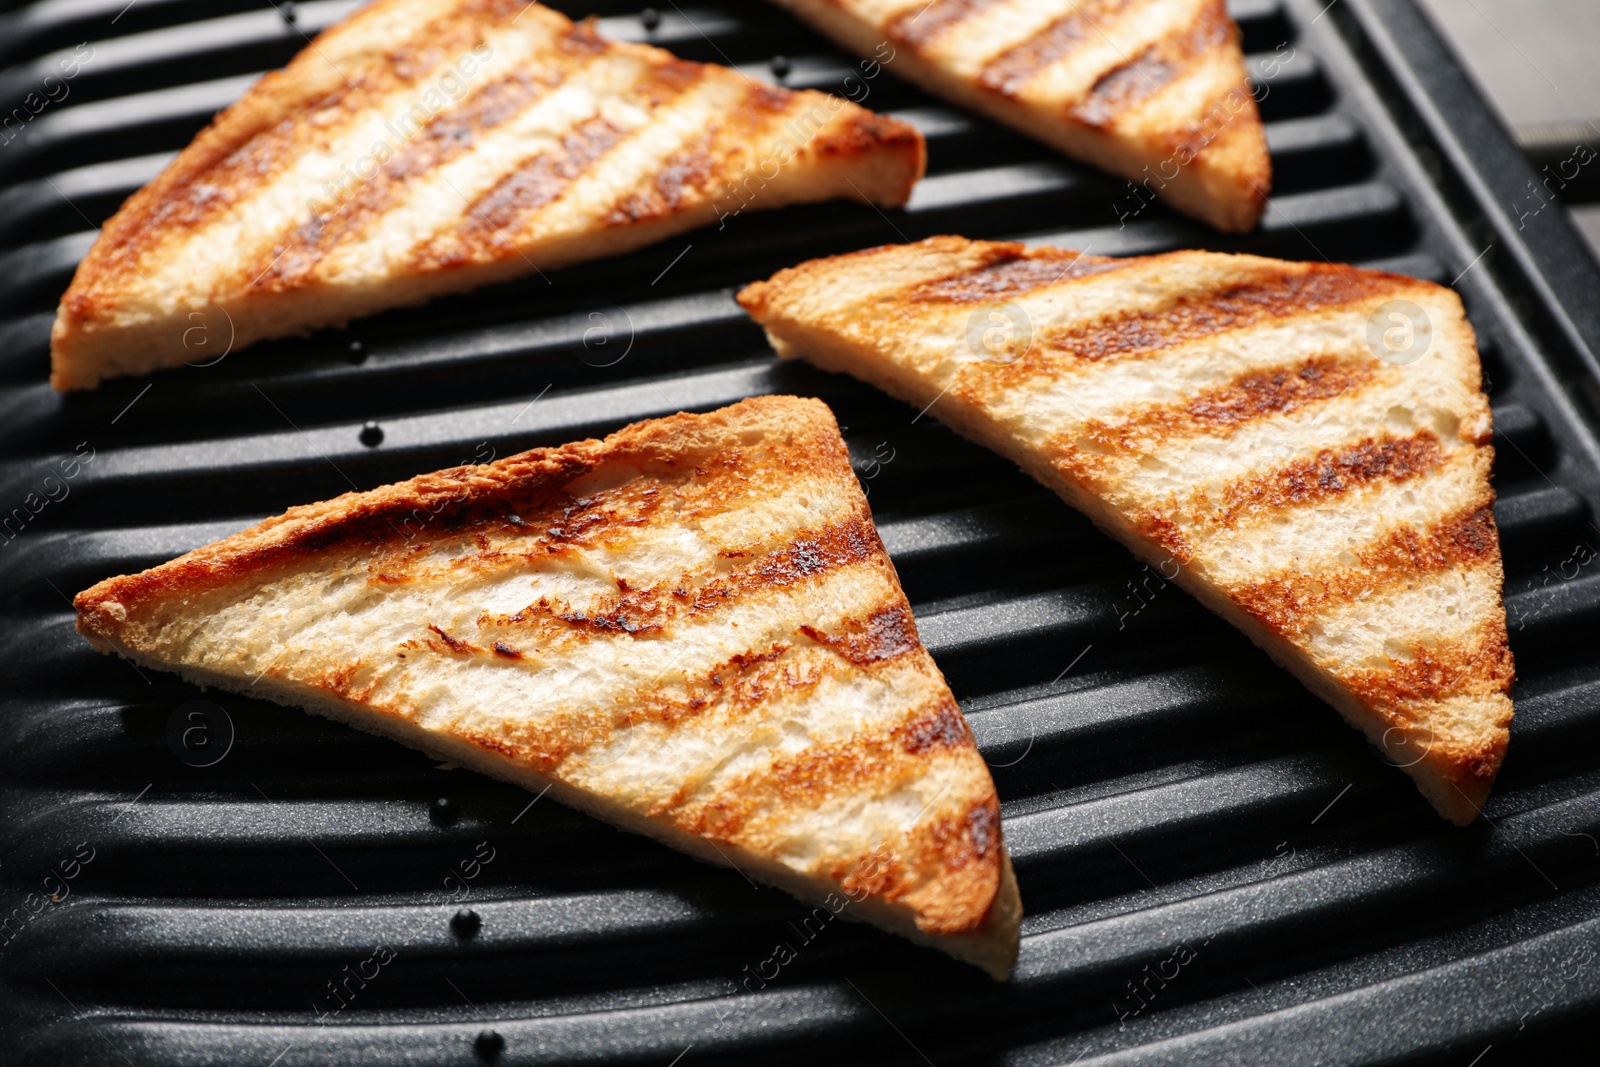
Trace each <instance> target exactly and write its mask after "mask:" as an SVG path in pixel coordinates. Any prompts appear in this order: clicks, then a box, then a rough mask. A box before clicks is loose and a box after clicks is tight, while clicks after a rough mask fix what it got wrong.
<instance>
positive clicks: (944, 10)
mask: <svg viewBox="0 0 1600 1067" xmlns="http://www.w3.org/2000/svg"><path fill="white" fill-rule="evenodd" d="M1003 2H1004V0H930V2H929V3H927V4H918V5H916V6H915V7H913V8H912V9H910V10H908V11H902V12H901V13H900V14H898V15H895V16H894V17H893V18H891V19H890V20H889V22H888V25H886V26H885V27H884V33H885V34H887V35H888V37H889V39H890V40H892V41H896V42H898V43H901V44H905V45H909V46H911V48H913V49H921V48H922V46H923V45H926V44H929V43H931V42H932V41H933V40H934V39H935V38H937V37H938V36H940V35H941V34H943V33H944V32H945V31H946V30H950V29H954V28H955V27H956V26H957V25H959V24H960V23H962V22H965V21H966V20H967V19H970V18H976V17H978V16H980V15H982V14H983V12H984V11H986V10H988V9H989V8H991V7H995V6H996V5H998V4H1000V3H1003Z"/></svg>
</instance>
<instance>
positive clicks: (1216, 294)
mask: <svg viewBox="0 0 1600 1067" xmlns="http://www.w3.org/2000/svg"><path fill="white" fill-rule="evenodd" d="M1147 262H1148V261H1147ZM1415 284H1416V283H1414V282H1411V281H1410V279H1401V278H1398V277H1396V276H1394V275H1386V274H1376V273H1375V272H1372V271H1354V270H1339V269H1336V268H1333V267H1326V266H1321V265H1314V264H1312V265H1300V264H1288V263H1286V264H1283V265H1282V266H1281V267H1270V268H1269V267H1262V268H1259V269H1258V270H1257V271H1256V272H1255V273H1254V274H1253V275H1252V276H1250V277H1247V278H1244V279H1231V280H1228V281H1226V282H1224V283H1223V284H1221V285H1219V286H1218V287H1216V288H1214V289H1200V290H1196V291H1193V292H1185V293H1181V294H1179V295H1177V296H1175V297H1174V298H1173V299H1172V301H1171V303H1169V304H1167V305H1165V306H1163V307H1158V308H1152V309H1149V310H1141V311H1131V312H1126V313H1123V314H1119V315H1107V316H1103V317H1101V318H1098V319H1092V320H1090V321H1087V322H1081V323H1077V324H1074V325H1073V326H1070V327H1066V328H1063V329H1058V330H1050V331H1041V333H1042V336H1041V337H1040V339H1039V340H1040V343H1039V344H1036V345H1035V349H1036V350H1037V351H1039V352H1040V353H1041V356H1033V355H1032V354H1030V356H1026V357H1024V358H1023V359H1020V360H1018V361H1017V362H1016V363H1014V364H1009V365H996V366H995V367H993V368H992V369H991V370H990V372H989V373H991V374H993V375H996V376H1000V377H1005V378H1017V377H1026V376H1031V375H1033V374H1035V373H1037V372H1038V371H1039V370H1040V369H1041V367H1040V364H1041V363H1043V362H1044V361H1045V360H1047V359H1048V360H1049V365H1050V366H1052V367H1053V365H1054V359H1050V357H1054V358H1055V359H1059V357H1060V356H1062V355H1066V356H1071V357H1073V358H1076V359H1082V360H1089V361H1092V362H1100V361H1104V360H1113V359H1130V358H1135V357H1141V356H1144V355H1147V354H1150V353H1154V352H1160V351H1163V350H1165V349H1168V348H1173V347H1175V346H1177V345H1183V344H1193V343H1195V342H1198V341H1204V340H1210V339H1213V338H1216V337H1219V336H1221V335H1223V334H1226V333H1232V332H1237V331H1240V330H1245V329H1248V328H1250V327H1253V326H1259V325H1263V324H1266V323H1271V322H1278V321H1286V320H1292V319H1301V318H1304V317H1306V316H1307V315H1308V314H1311V313H1313V312H1318V311H1326V310H1332V309H1336V308H1342V307H1347V306H1350V305H1353V304H1359V303H1362V302H1364V301H1368V300H1372V299H1374V298H1376V297H1378V296H1381V295H1386V294H1389V293H1392V292H1395V291H1397V290H1400V289H1402V288H1408V287H1411V286H1414V285H1415Z"/></svg>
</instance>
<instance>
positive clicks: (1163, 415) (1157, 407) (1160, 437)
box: [1046, 355, 1384, 480]
mask: <svg viewBox="0 0 1600 1067" xmlns="http://www.w3.org/2000/svg"><path fill="white" fill-rule="evenodd" d="M1383 366H1384V365H1383V364H1381V363H1379V362H1378V361H1377V360H1374V359H1372V358H1371V357H1370V356H1356V357H1350V356H1337V355H1317V356H1311V357H1309V358H1307V359H1304V360H1301V361H1300V362H1299V363H1297V364H1295V365H1294V366H1291V367H1273V368H1268V369H1263V370H1256V371H1249V372H1247V373H1245V374H1241V375H1239V376H1238V377H1237V378H1234V379H1233V380H1232V381H1231V382H1228V383H1227V384H1225V385H1221V386H1218V387H1216V388H1214V389H1207V390H1205V391H1204V392H1202V393H1200V394H1198V395H1197V396H1194V397H1191V398H1189V399H1186V400H1179V401H1175V402H1173V403H1169V404H1152V405H1147V406H1145V407H1144V408H1142V409H1140V410H1138V411H1137V412H1136V413H1135V414H1133V415H1132V416H1131V417H1129V418H1126V419H1123V420H1121V421H1110V420H1102V419H1095V420H1091V421H1090V422H1088V423H1086V424H1085V425H1084V426H1083V427H1082V428H1080V429H1078V430H1076V431H1074V432H1073V433H1071V434H1066V435H1061V436H1059V437H1057V438H1054V439H1052V443H1051V444H1048V445H1047V446H1046V447H1047V448H1049V449H1050V450H1051V451H1052V452H1053V453H1054V454H1055V455H1057V456H1058V459H1057V463H1058V465H1059V466H1060V468H1061V469H1062V470H1064V471H1068V472H1070V473H1071V474H1072V475H1073V476H1074V477H1078V478H1082V479H1085V480H1087V479H1090V478H1093V477H1094V476H1095V474H1096V473H1097V472H1098V471H1099V470H1100V469H1101V468H1103V467H1104V466H1105V464H1106V463H1107V462H1108V461H1110V460H1112V459H1114V458H1116V457H1118V456H1121V455H1126V454H1127V453H1129V452H1133V451H1138V452H1147V453H1151V454H1155V453H1157V452H1159V450H1160V449H1161V448H1162V446H1164V445H1170V444H1172V443H1173V442H1174V441H1178V440H1181V439H1184V438H1190V437H1194V436H1197V435H1200V434H1213V435H1218V436H1224V437H1225V436H1227V435H1228V434H1230V433H1232V432H1233V431H1235V430H1237V429H1239V428H1241V427H1243V426H1246V425H1249V424H1251V423H1255V422H1259V421H1262V420H1265V419H1269V418H1273V417H1275V416H1280V415H1288V414H1292V413H1293V412H1296V411H1299V410H1301V409H1302V408H1305V407H1306V406H1308V405H1310V404H1315V403H1317V402H1319V401H1323V400H1330V399H1332V398H1335V397H1341V396H1344V395H1346V394H1347V393H1348V394H1351V395H1353V396H1360V394H1361V392H1362V390H1364V389H1365V388H1366V387H1367V386H1369V385H1371V384H1372V383H1374V382H1376V381H1377V380H1378V379H1379V378H1380V377H1381V376H1382V374H1383ZM1352 391H1353V392H1352Z"/></svg>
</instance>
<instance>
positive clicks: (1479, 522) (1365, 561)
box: [1228, 495, 1500, 636]
mask: <svg viewBox="0 0 1600 1067" xmlns="http://www.w3.org/2000/svg"><path fill="white" fill-rule="evenodd" d="M1347 551H1348V552H1349V554H1350V555H1352V556H1354V557H1355V559H1356V562H1355V563H1353V564H1343V563H1337V562H1332V561H1330V562H1327V563H1324V564H1321V565H1318V566H1315V567H1295V568H1291V569H1287V570H1283V571H1279V572H1278V573H1276V574H1272V575H1269V576H1267V577H1264V578H1261V579H1260V580H1258V581H1252V582H1245V583H1242V584H1239V585H1235V586H1231V587H1230V588H1229V589H1228V595H1229V596H1230V597H1232V598H1233V600H1234V601H1235V602H1236V603H1238V604H1239V606H1240V607H1242V608H1244V609H1245V610H1246V611H1248V612H1249V613H1250V614H1251V615H1252V616H1254V617H1255V618H1256V619H1257V620H1258V621H1259V622H1261V623H1262V624H1263V625H1265V626H1266V627H1267V628H1269V629H1270V630H1272V631H1273V632H1274V633H1278V634H1284V635H1290V636H1298V635H1301V634H1303V633H1304V632H1305V630H1306V627H1307V626H1308V625H1309V624H1310V623H1312V622H1313V621H1314V620H1315V619H1316V618H1317V617H1318V616H1319V615H1321V614H1322V613H1323V612H1325V611H1327V610H1329V609H1330V608H1334V607H1337V606H1340V605H1343V604H1348V603H1350V602H1351V601H1354V600H1356V599H1358V598H1362V597H1367V596H1371V595H1374V594H1377V593H1381V592H1383V591H1385V590H1388V589H1392V588H1394V587H1395V586H1397V585H1400V584H1403V583H1404V582H1406V581H1409V580H1413V579H1415V578H1416V577H1417V576H1419V575H1426V574H1437V573H1440V572H1442V571H1456V570H1467V569H1470V568H1476V567H1483V566H1488V565H1491V564H1497V563H1498V561H1499V559H1500V536H1499V532H1498V529H1497V528H1496V526H1495V521H1494V499H1493V496H1492V495H1491V496H1489V498H1488V499H1486V500H1483V501H1481V502H1478V503H1475V504H1473V505H1472V506H1470V507H1468V508H1466V509H1464V510H1461V511H1457V512H1456V513H1454V514H1452V515H1447V516H1445V517H1443V518H1441V519H1439V520H1437V521H1435V522H1433V523H1431V524H1429V525H1428V526H1425V527H1423V528H1421V529H1418V528H1416V527H1414V526H1411V525H1409V524H1404V525H1398V526H1395V527H1394V528H1392V529H1390V530H1389V531H1388V532H1386V533H1385V534H1383V535H1382V536H1381V537H1379V538H1377V539H1376V540H1375V541H1373V542H1371V543H1369V544H1366V545H1362V546H1359V547H1355V548H1351V549H1348V550H1347Z"/></svg>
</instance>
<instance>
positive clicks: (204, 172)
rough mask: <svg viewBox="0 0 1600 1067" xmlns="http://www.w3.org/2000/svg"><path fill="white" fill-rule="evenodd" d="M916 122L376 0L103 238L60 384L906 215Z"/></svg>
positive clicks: (199, 146) (553, 24) (94, 251)
mask: <svg viewBox="0 0 1600 1067" xmlns="http://www.w3.org/2000/svg"><path fill="white" fill-rule="evenodd" d="M924 160H925V147H924V144H923V141H922V137H921V135H920V134H918V133H917V131H916V130H915V129H914V128H912V127H911V126H908V125H906V124H905V123H903V122H897V121H895V120H892V119H887V118H883V117H880V116H878V115H874V114H873V113H872V112H869V111H866V110H864V109H862V108H860V107H857V106H856V105H854V104H852V103H849V102H848V101H845V100H842V99H840V98H838V97H832V96H828V95H825V94H823V93H817V92H791V91H789V90H787V89H780V88H777V87H775V86H772V85H768V84H765V83H762V82H758V81H755V80H753V79H751V78H749V77H746V76H745V75H744V74H741V73H739V72H737V71H734V70H730V69H728V68H726V67H718V66H712V65H708V64H702V63H689V62H685V61H683V60H680V59H677V58H676V57H674V56H672V55H671V54H670V53H668V52H664V51H662V50H661V49H659V48H651V47H647V46H644V45H637V44H626V43H617V42H613V41H609V40H606V39H604V38H602V37H600V36H598V35H597V34H596V32H595V29H594V26H593V24H592V23H589V22H585V23H581V24H577V25H575V24H573V23H572V22H571V21H570V20H568V19H567V18H566V17H565V16H563V15H560V14H558V13H556V12H555V11H551V10H550V9H548V8H546V7H543V6H542V5H539V4H533V3H527V2H525V0H379V2H378V3H374V4H372V5H370V6H368V7H365V8H363V9H362V10H361V11H359V12H358V13H356V14H355V15H353V16H351V17H350V18H348V19H346V20H345V21H344V22H342V23H340V24H338V25H336V26H334V27H333V28H331V29H329V30H327V31H326V32H325V33H323V34H321V35H320V36H318V37H317V38H316V40H315V41H314V42H312V44H311V45H310V46H309V47H307V48H306V49H305V51H303V52H302V53H300V55H298V56H297V57H296V58H295V59H294V60H293V61H292V62H291V63H290V64H289V65H288V66H287V67H285V68H284V69H283V70H281V71H278V72H275V73H272V74H268V75H267V76H266V77H264V78H262V79H261V80H260V81H259V82H257V83H256V85H255V86H253V87H252V88H251V89H250V90H249V92H247V93H246V94H245V95H244V97H243V98H242V99H241V100H239V102H238V103H236V104H234V105H233V106H232V107H230V108H228V109H227V110H226V111H224V112H222V114H221V115H219V116H218V117H217V119H216V121H215V122H213V123H212V124H211V126H210V127H209V128H208V129H206V130H205V131H204V132H202V133H201V134H200V135H199V137H197V138H196V139H195V141H194V143H193V144H191V145H190V146H189V147H188V148H186V149H185V150H184V151H183V152H181V153H180V154H179V155H178V157H177V159H175V160H173V162H172V163H171V165H170V166H168V167H167V169H166V170H164V171H163V172H162V173H161V174H160V175H159V176H158V177H157V178H156V179H155V180H154V181H153V182H151V183H150V184H149V185H147V186H146V187H145V188H143V189H142V190H140V191H139V192H138V193H136V194H134V196H133V197H132V198H130V199H129V200H128V202H127V203H126V204H124V205H123V207H122V208H121V210H119V211H118V212H117V213H116V215H115V216H113V217H112V219H111V220H110V221H109V222H107V223H106V225H105V229H104V230H103V231H102V233H101V235H100V238H99V240H98V241H97V242H96V243H95V245H94V246H93V248H91V249H90V252H89V255H88V256H87V258H85V259H84V261H83V263H82V264H81V265H80V266H79V267H78V272H77V275H76V276H75V277H74V278H73V281H72V285H71V287H70V288H69V289H68V290H67V293H66V295H65V296H64V297H63V298H62V301H61V306H60V309H59V310H58V312H57V316H56V323H55V330H54V333H53V334H52V336H51V359H52V367H53V370H52V374H51V384H53V385H54V386H55V387H56V388H57V389H62V390H67V389H87V388H91V387H93V386H94V385H96V384H97V383H98V382H99V381H101V380H102V379H104V378H107V377H111V376H113V375H118V374H136V373H140V372H143V371H148V370H152V369H156V368H159V367H171V366H178V365H180V364H183V363H185V362H187V363H191V364H195V365H208V364H210V363H212V362H214V361H215V360H217V359H219V358H221V356H222V355H224V354H226V353H227V352H228V351H230V350H237V349H240V348H242V347H244V346H245V345H248V344H250V343H252V342H254V341H258V340H261V339H263V338H268V337H282V336H288V335H293V334H302V333H306V332H308V331H310V330H312V329H315V328H319V327H324V326H338V325H343V324H344V323H346V322H348V321H349V320H351V319H352V318H355V317H357V316H360V315H366V314H369V313H372V312H375V311H378V310H380V309H384V308H390V307H396V306H399V305H405V304H417V303H421V302H423V301H425V300H427V299H429V298H431V297H433V296H436V295H438V294H441V293H447V292H458V291H461V290H465V289H470V288H473V287H475V286H479V285H482V284H485V283H487V282H494V281H502V280H505V279H508V278H512V277H515V276H518V275H523V274H529V273H532V272H535V271H547V270H550V269H552V268H555V267H562V266H566V265H568V264H572V263H576V262H579V261H582V260H590V259H596V258H599V257H601V256H608V255H614V254H617V253H621V252H626V251H630V250H632V249H636V248H639V247H641V246H644V245H647V244H650V243H652V242H655V241H660V240H662V239H663V238H666V237H669V236H671V235H673V234H676V233H680V232H682V231H685V230H689V229H692V228H694V227H697V226H702V225H705V224H708V223H714V222H717V221H718V220H726V219H728V218H729V217H730V216H736V215H738V214H740V213H741V212H742V211H745V210H751V211H754V210H759V209H765V208H774V207H780V206H783V205H785V204H792V203H796V202H815V201H822V200H829V199H835V198H850V199H857V200H866V201H870V202H872V203H875V204H881V205H886V206H888V205H900V204H903V203H904V202H905V201H906V198H907V197H909V196H910V193H911V187H912V185H913V184H915V182H916V181H917V179H918V178H919V177H920V176H921V175H922V170H923V165H924Z"/></svg>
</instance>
